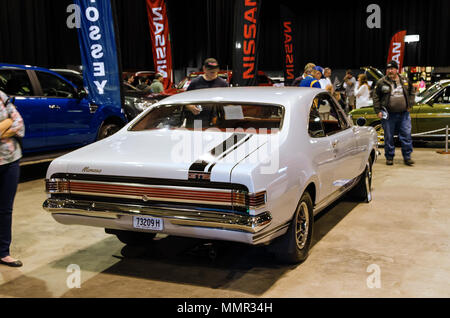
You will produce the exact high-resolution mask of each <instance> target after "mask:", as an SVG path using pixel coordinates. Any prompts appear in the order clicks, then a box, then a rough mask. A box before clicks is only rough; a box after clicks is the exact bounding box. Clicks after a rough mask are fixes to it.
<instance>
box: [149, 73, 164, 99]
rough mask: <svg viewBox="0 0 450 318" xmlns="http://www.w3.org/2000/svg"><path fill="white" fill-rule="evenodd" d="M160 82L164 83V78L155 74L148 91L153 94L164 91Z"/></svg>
mask: <svg viewBox="0 0 450 318" xmlns="http://www.w3.org/2000/svg"><path fill="white" fill-rule="evenodd" d="M162 82H164V77H163V76H162V75H161V74H160V73H156V75H155V79H154V80H153V82H152V85H150V91H151V92H152V93H155V94H157V93H162V92H163V91H164V86H163V84H162Z"/></svg>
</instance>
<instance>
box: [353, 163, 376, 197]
mask: <svg viewBox="0 0 450 318" xmlns="http://www.w3.org/2000/svg"><path fill="white" fill-rule="evenodd" d="M349 194H350V196H351V197H353V198H354V199H355V200H358V201H361V202H365V203H369V202H370V201H372V163H371V161H370V160H369V161H367V163H366V168H365V169H364V172H363V173H362V174H361V176H360V178H359V181H358V183H357V184H356V185H355V187H354V188H353V189H352V190H350V193H349Z"/></svg>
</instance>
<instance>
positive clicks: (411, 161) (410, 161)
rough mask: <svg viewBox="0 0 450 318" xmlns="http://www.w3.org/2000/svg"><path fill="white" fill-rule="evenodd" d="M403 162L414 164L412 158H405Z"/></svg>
mask: <svg viewBox="0 0 450 318" xmlns="http://www.w3.org/2000/svg"><path fill="white" fill-rule="evenodd" d="M404 162H405V165H407V166H412V165H413V164H414V160H412V159H405V160H404Z"/></svg>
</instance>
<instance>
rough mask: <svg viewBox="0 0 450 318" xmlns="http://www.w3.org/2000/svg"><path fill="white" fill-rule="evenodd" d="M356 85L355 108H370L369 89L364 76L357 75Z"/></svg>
mask: <svg viewBox="0 0 450 318" xmlns="http://www.w3.org/2000/svg"><path fill="white" fill-rule="evenodd" d="M358 84H359V85H358V86H357V87H356V88H355V96H356V108H361V107H364V106H370V89H369V84H368V83H367V76H366V75H365V74H359V76H358Z"/></svg>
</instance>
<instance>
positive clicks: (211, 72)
mask: <svg viewBox="0 0 450 318" xmlns="http://www.w3.org/2000/svg"><path fill="white" fill-rule="evenodd" d="M203 72H204V74H202V76H199V77H197V78H194V79H193V80H192V81H191V83H190V84H189V86H188V88H187V90H188V91H190V90H193V89H199V88H213V87H227V86H228V83H227V82H226V81H225V80H223V79H221V78H220V77H219V63H218V62H217V60H216V59H214V58H208V59H206V60H205V62H204V63H203Z"/></svg>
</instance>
